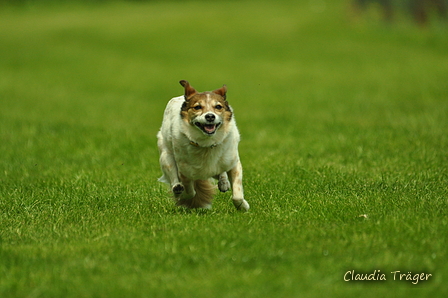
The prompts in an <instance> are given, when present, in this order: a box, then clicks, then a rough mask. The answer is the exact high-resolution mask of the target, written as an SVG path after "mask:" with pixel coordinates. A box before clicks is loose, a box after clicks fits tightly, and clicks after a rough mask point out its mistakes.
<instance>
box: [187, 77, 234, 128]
mask: <svg viewBox="0 0 448 298" xmlns="http://www.w3.org/2000/svg"><path fill="white" fill-rule="evenodd" d="M180 84H181V85H182V86H184V88H185V102H184V103H183V105H182V109H181V112H180V114H181V117H182V119H183V120H184V121H186V122H187V123H189V124H190V125H193V126H195V127H197V128H198V129H199V130H200V131H202V132H203V133H204V134H206V135H208V136H212V135H214V134H215V133H216V132H217V131H218V130H219V129H220V128H221V127H223V126H226V124H227V123H228V122H229V121H230V120H231V119H232V110H231V108H230V106H229V104H228V102H227V100H226V92H227V87H226V85H223V86H222V87H221V88H219V89H216V90H214V91H207V92H201V93H199V92H197V91H196V90H195V89H194V88H193V87H191V86H190V83H188V82H187V81H184V80H182V81H180Z"/></svg>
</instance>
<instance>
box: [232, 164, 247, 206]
mask: <svg viewBox="0 0 448 298" xmlns="http://www.w3.org/2000/svg"><path fill="white" fill-rule="evenodd" d="M227 174H228V176H229V178H230V183H231V184H232V200H233V204H234V205H235V207H236V209H238V210H243V211H247V210H249V203H247V201H246V200H245V199H244V192H243V167H242V166H241V162H240V161H239V160H238V163H237V165H236V166H235V167H234V168H233V169H231V170H230V171H228V172H227Z"/></svg>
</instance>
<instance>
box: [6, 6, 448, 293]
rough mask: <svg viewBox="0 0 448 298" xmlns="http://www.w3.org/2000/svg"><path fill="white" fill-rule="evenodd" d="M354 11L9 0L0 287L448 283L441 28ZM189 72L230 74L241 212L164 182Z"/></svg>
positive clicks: (351, 287)
mask: <svg viewBox="0 0 448 298" xmlns="http://www.w3.org/2000/svg"><path fill="white" fill-rule="evenodd" d="M313 3H317V4H313ZM349 15H350V14H349V12H348V10H347V3H346V2H344V1H326V2H323V1H321V2H319V1H315V2H311V1H286V0H285V1H275V2H274V1H213V2H212V1H210V2H208V1H196V2H193V1H191V2H190V1H153V2H126V3H122V2H116V3H109V4H107V3H102V4H97V5H87V4H65V5H48V6H46V5H35V6H33V5H31V6H22V7H9V8H8V7H6V8H5V7H3V9H2V10H0V143H1V145H0V297H246V298H249V297H392V296H393V297H446V295H447V294H448V287H447V282H448V255H447V245H448V241H447V240H448V236H447V235H448V218H447V203H448V190H447V185H448V133H447V132H448V101H447V99H448V84H447V82H448V39H447V38H446V36H447V33H448V28H447V27H446V26H444V25H443V24H438V25H437V26H431V27H429V28H424V29H419V28H417V27H415V26H412V25H410V24H405V23H400V24H396V25H391V26H385V25H382V24H380V23H377V22H374V21H371V20H370V21H362V20H360V19H353V18H350V17H349ZM180 79H186V80H189V81H190V83H191V84H192V85H193V86H194V87H195V88H197V89H198V90H202V91H204V90H211V89H216V88H219V87H220V86H221V85H222V84H227V86H228V89H229V92H228V100H229V102H230V103H231V105H232V106H233V108H234V109H235V112H236V120H237V123H238V126H239V129H240V132H241V134H242V141H241V144H240V156H241V159H242V163H243V167H244V171H245V172H244V174H245V178H244V179H245V180H244V185H245V191H246V193H245V194H246V199H247V200H248V202H249V203H250V205H251V210H250V211H249V212H247V213H241V212H237V211H236V210H235V209H234V207H233V204H232V203H231V200H230V195H229V194H219V195H218V196H217V198H216V200H215V202H214V206H213V209H212V210H193V211H185V210H181V209H177V208H175V207H174V206H173V203H172V202H171V200H170V198H169V194H168V193H167V190H166V188H165V186H164V185H161V184H160V183H158V182H157V178H158V177H159V176H160V175H161V173H160V169H159V165H158V152H157V148H156V138H155V135H156V133H157V131H158V128H159V126H160V124H161V120H162V113H163V109H164V107H165V105H166V103H167V101H168V100H169V99H170V98H171V97H174V96H178V95H181V94H182V92H183V90H182V87H181V86H180V85H179V83H178V81H179V80H180ZM364 215H365V216H364ZM352 270H354V271H355V275H356V274H358V273H364V274H371V273H374V272H375V270H377V273H378V270H379V271H380V273H383V274H385V278H386V279H387V280H386V281H344V277H346V278H348V279H351V277H350V276H351V274H346V272H348V271H352ZM394 271H400V273H405V274H407V273H408V272H411V273H412V274H411V277H415V274H417V273H427V274H432V276H430V277H429V279H428V280H427V281H419V282H418V283H417V284H412V281H406V280H404V281H403V280H402V281H400V280H398V279H399V275H395V277H396V280H394V275H393V273H391V272H394ZM400 273H398V274H400ZM376 277H377V278H379V277H380V274H377V275H376ZM404 278H406V276H404ZM414 282H415V281H414Z"/></svg>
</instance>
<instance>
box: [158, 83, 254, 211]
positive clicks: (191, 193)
mask: <svg viewBox="0 0 448 298" xmlns="http://www.w3.org/2000/svg"><path fill="white" fill-rule="evenodd" d="M179 83H180V84H181V85H182V86H183V87H184V89H185V93H184V95H183V96H178V97H174V98H172V99H171V100H170V101H169V102H168V104H167V106H166V109H165V112H164V116H163V120H162V126H161V128H160V131H159V132H158V134H157V146H158V148H159V153H160V158H159V162H160V167H161V169H162V172H163V176H162V177H160V178H159V181H160V182H164V183H167V184H168V185H169V186H170V189H171V191H172V193H173V195H174V200H175V203H176V205H177V206H183V207H186V208H211V205H212V200H213V196H214V194H215V189H216V185H215V184H213V183H212V179H213V178H214V179H216V180H218V188H219V190H220V191H221V192H226V191H228V190H229V189H232V201H233V204H234V205H235V207H236V209H238V210H242V211H247V210H249V204H248V203H247V201H246V200H245V199H244V193H243V168H242V166H241V161H240V158H239V154H238V143H239V141H240V134H239V131H238V128H237V126H236V122H235V117H234V115H233V109H232V108H231V107H230V105H229V103H228V102H227V99H226V93H227V87H226V85H223V86H222V87H221V88H219V89H216V90H214V91H207V92H197V91H196V90H195V89H194V88H193V87H192V86H191V85H190V84H189V83H188V82H187V81H185V80H181V81H180V82H179Z"/></svg>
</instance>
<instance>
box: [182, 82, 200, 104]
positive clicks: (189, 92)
mask: <svg viewBox="0 0 448 298" xmlns="http://www.w3.org/2000/svg"><path fill="white" fill-rule="evenodd" d="M179 83H180V84H181V85H182V86H184V88H185V100H189V99H190V98H191V97H192V96H193V95H195V94H196V93H197V91H196V90H195V89H194V88H193V87H191V86H190V83H188V81H185V80H181V81H179Z"/></svg>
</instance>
